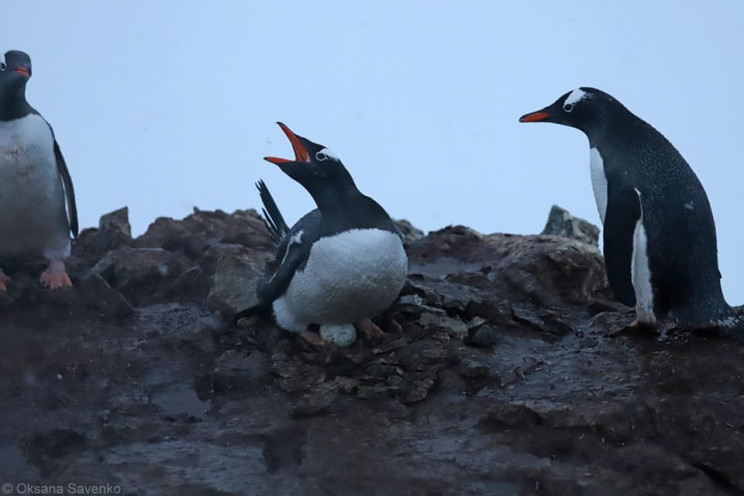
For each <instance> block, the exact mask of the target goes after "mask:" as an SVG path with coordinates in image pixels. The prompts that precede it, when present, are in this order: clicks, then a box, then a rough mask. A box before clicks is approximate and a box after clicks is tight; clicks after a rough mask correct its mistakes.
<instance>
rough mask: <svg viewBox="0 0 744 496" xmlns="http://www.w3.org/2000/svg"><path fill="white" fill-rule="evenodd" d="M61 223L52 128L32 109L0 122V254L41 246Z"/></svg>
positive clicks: (63, 218) (63, 214) (62, 209)
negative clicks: (16, 117) (13, 118)
mask: <svg viewBox="0 0 744 496" xmlns="http://www.w3.org/2000/svg"><path fill="white" fill-rule="evenodd" d="M60 223H61V224H62V226H58V225H59V224H60ZM66 223H67V218H66V212H65V204H64V191H63V189H62V183H61V180H60V176H59V172H58V170H57V162H56V158H55V156H54V137H53V136H52V132H51V129H50V128H49V126H48V125H47V123H46V122H45V121H44V119H42V118H41V116H39V115H35V114H29V115H27V116H25V117H23V118H21V119H16V120H13V121H8V122H0V255H7V254H15V253H14V252H25V251H27V250H38V249H43V248H44V247H45V246H46V244H47V241H48V239H49V237H50V236H52V235H54V234H57V235H59V232H64V228H65V227H66V226H65V224H66ZM58 227H60V228H58Z"/></svg>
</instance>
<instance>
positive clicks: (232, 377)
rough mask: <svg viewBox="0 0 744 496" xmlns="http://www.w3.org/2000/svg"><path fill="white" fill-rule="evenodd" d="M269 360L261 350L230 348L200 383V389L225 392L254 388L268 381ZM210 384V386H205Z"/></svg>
mask: <svg viewBox="0 0 744 496" xmlns="http://www.w3.org/2000/svg"><path fill="white" fill-rule="evenodd" d="M268 370H269V361H268V359H267V357H266V356H265V355H264V354H263V353H260V352H257V351H254V352H251V353H249V354H245V353H243V352H239V351H234V350H230V351H227V352H225V353H223V354H222V355H221V356H220V357H219V358H218V359H217V361H216V362H215V364H214V366H213V367H212V370H211V372H210V373H209V374H208V375H207V376H206V377H202V378H201V379H200V380H199V381H198V383H199V384H200V387H199V390H200V391H206V390H207V389H211V391H212V392H214V393H225V392H228V391H238V390H244V389H254V388H258V387H260V386H262V385H263V384H266V383H268V381H269V379H270V377H269V374H268ZM205 384H208V385H209V388H206V387H205Z"/></svg>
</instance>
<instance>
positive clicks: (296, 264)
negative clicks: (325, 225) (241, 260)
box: [258, 210, 321, 305]
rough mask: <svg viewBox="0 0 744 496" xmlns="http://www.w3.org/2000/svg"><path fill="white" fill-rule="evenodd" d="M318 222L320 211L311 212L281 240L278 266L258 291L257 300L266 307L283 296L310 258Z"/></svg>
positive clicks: (316, 236) (317, 230)
mask: <svg viewBox="0 0 744 496" xmlns="http://www.w3.org/2000/svg"><path fill="white" fill-rule="evenodd" d="M320 221H321V215H320V211H319V210H313V211H312V212H310V213H309V214H307V215H305V216H304V217H303V218H301V219H300V220H299V221H298V222H297V224H295V225H294V226H292V229H290V230H289V232H288V233H287V235H286V236H284V238H282V240H281V242H280V243H279V246H278V248H277V253H276V261H277V262H278V263H279V266H278V267H277V269H276V272H274V275H273V276H271V279H269V280H268V281H267V282H266V283H265V284H263V285H262V286H261V287H260V288H259V289H258V298H259V300H260V301H261V303H262V304H264V305H268V304H269V303H271V302H273V301H274V300H276V299H277V298H279V297H280V296H281V295H283V294H284V292H285V291H286V290H287V287H288V286H289V283H290V282H292V278H293V277H294V275H295V272H296V271H297V270H298V269H301V268H302V267H304V265H305V262H306V261H307V258H308V256H310V248H312V246H313V243H315V242H316V241H317V240H318V239H319V238H320Z"/></svg>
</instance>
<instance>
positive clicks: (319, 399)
mask: <svg viewBox="0 0 744 496" xmlns="http://www.w3.org/2000/svg"><path fill="white" fill-rule="evenodd" d="M337 398H338V397H337V396H336V394H334V393H333V392H332V391H319V392H312V393H307V394H305V395H303V396H302V397H301V398H300V400H299V401H298V402H297V404H296V405H295V407H294V408H293V410H292V413H293V414H294V415H295V416H297V417H309V416H312V415H319V414H321V413H325V412H327V411H328V410H329V409H330V408H331V405H332V404H333V403H334V402H335V401H336V399H337Z"/></svg>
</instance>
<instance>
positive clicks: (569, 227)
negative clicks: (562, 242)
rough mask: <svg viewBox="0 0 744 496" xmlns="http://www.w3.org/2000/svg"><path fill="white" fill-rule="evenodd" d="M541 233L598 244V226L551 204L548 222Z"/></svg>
mask: <svg viewBox="0 0 744 496" xmlns="http://www.w3.org/2000/svg"><path fill="white" fill-rule="evenodd" d="M542 234H545V235H550V236H561V237H563V238H569V239H575V240H576V241H581V242H582V243H587V244H590V245H594V246H599V228H598V227H597V226H595V225H594V224H592V223H590V222H588V221H586V220H584V219H580V218H578V217H574V216H573V215H571V214H570V213H569V212H568V211H567V210H565V209H562V208H561V207H559V206H557V205H553V208H551V209H550V215H548V223H547V224H546V225H545V229H543V232H542Z"/></svg>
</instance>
